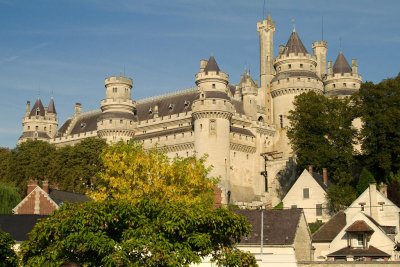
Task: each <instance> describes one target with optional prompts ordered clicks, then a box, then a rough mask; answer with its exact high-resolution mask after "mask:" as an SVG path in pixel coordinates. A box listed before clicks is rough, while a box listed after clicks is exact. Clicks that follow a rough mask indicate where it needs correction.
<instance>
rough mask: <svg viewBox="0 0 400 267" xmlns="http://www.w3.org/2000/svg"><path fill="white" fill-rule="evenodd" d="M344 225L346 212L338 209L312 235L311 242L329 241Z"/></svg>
mask: <svg viewBox="0 0 400 267" xmlns="http://www.w3.org/2000/svg"><path fill="white" fill-rule="evenodd" d="M345 226H346V214H345V213H344V212H343V211H339V212H338V213H336V214H335V216H333V217H332V218H331V219H330V220H329V221H328V222H327V223H325V224H324V225H322V226H321V228H319V229H318V230H317V231H316V232H315V233H314V234H313V236H312V241H313V242H331V241H332V240H333V239H334V238H335V237H336V236H337V235H338V234H339V232H340V231H341V230H342V229H343V227H345Z"/></svg>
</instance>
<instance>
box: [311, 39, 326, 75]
mask: <svg viewBox="0 0 400 267" xmlns="http://www.w3.org/2000/svg"><path fill="white" fill-rule="evenodd" d="M312 49H313V53H314V56H315V57H316V58H317V75H318V77H319V78H320V79H321V80H323V79H325V76H326V52H327V51H328V43H327V42H325V41H317V42H314V43H313V44H312Z"/></svg>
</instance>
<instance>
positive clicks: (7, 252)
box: [0, 230, 18, 267]
mask: <svg viewBox="0 0 400 267" xmlns="http://www.w3.org/2000/svg"><path fill="white" fill-rule="evenodd" d="M14 244H15V242H14V240H13V239H12V237H11V236H10V235H9V234H8V233H5V232H3V231H1V230H0V267H14V266H18V257H17V255H16V253H15V251H14V250H13V245H14Z"/></svg>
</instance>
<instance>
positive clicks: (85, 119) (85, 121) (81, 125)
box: [70, 110, 101, 134]
mask: <svg viewBox="0 0 400 267" xmlns="http://www.w3.org/2000/svg"><path fill="white" fill-rule="evenodd" d="M100 114H101V111H100V110H96V111H94V112H93V111H92V112H85V113H82V114H81V115H80V116H79V117H78V119H77V120H76V121H75V124H74V125H73V128H72V130H71V133H70V134H80V133H85V132H91V131H96V130H97V119H98V118H99V116H100Z"/></svg>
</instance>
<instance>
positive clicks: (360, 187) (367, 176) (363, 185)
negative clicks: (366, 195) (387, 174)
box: [357, 168, 376, 195]
mask: <svg viewBox="0 0 400 267" xmlns="http://www.w3.org/2000/svg"><path fill="white" fill-rule="evenodd" d="M371 183H376V181H375V178H374V176H373V175H372V173H370V172H369V171H368V170H367V169H366V168H363V169H362V171H361V175H360V178H359V179H358V183H357V193H358V195H361V194H362V193H363V192H364V191H365V189H367V188H368V187H369V185H370V184H371Z"/></svg>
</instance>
